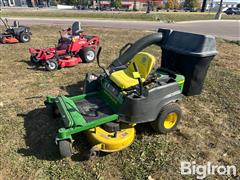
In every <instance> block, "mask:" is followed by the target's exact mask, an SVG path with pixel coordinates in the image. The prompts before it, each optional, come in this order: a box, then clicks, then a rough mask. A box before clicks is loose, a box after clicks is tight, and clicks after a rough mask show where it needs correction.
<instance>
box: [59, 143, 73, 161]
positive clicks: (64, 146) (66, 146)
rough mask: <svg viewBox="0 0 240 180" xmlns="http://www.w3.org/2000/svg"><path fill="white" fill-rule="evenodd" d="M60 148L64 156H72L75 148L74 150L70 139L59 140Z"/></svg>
mask: <svg viewBox="0 0 240 180" xmlns="http://www.w3.org/2000/svg"><path fill="white" fill-rule="evenodd" d="M58 148H59V153H60V155H61V157H62V158H66V157H71V156H72V153H73V150H72V143H71V142H70V141H68V140H61V141H58Z"/></svg>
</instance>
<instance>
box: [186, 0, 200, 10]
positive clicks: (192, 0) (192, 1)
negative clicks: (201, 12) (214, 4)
mask: <svg viewBox="0 0 240 180" xmlns="http://www.w3.org/2000/svg"><path fill="white" fill-rule="evenodd" d="M184 7H188V8H199V7H200V2H199V0H185V4H184Z"/></svg>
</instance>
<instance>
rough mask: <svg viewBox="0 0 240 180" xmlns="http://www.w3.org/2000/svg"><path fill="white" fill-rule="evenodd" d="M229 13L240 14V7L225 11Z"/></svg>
mask: <svg viewBox="0 0 240 180" xmlns="http://www.w3.org/2000/svg"><path fill="white" fill-rule="evenodd" d="M224 12H225V13H226V14H227V15H233V14H238V15H240V8H237V7H235V8H228V9H227V10H226V11H224Z"/></svg>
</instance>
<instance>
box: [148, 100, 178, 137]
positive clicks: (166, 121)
mask: <svg viewBox="0 0 240 180" xmlns="http://www.w3.org/2000/svg"><path fill="white" fill-rule="evenodd" d="M181 117H182V110H181V108H180V106H179V105H178V104H177V103H170V104H167V105H165V106H164V107H163V108H162V109H161V111H160V113H159V115H158V118H157V119H156V120H155V121H153V122H152V123H151V125H152V127H153V129H154V130H155V131H156V132H158V133H163V134H166V133H169V132H171V131H174V130H176V128H177V125H178V123H179V121H180V119H181Z"/></svg>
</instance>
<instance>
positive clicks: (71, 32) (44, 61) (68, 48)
mask: <svg viewBox="0 0 240 180" xmlns="http://www.w3.org/2000/svg"><path fill="white" fill-rule="evenodd" d="M60 36H61V38H60V39H59V40H58V45H57V47H55V48H44V49H34V48H29V52H30V54H31V56H30V60H31V62H32V63H34V64H35V65H37V66H45V68H46V70H49V71H53V70H56V69H58V68H63V67H65V66H75V65H77V64H78V63H81V62H85V63H90V62H93V61H94V59H95V56H96V51H97V48H98V46H99V43H100V38H99V37H98V36H88V35H85V34H84V32H83V30H82V29H81V25H80V23H79V22H74V23H73V25H72V28H68V29H66V30H63V31H62V32H60Z"/></svg>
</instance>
